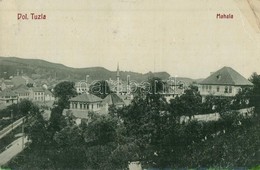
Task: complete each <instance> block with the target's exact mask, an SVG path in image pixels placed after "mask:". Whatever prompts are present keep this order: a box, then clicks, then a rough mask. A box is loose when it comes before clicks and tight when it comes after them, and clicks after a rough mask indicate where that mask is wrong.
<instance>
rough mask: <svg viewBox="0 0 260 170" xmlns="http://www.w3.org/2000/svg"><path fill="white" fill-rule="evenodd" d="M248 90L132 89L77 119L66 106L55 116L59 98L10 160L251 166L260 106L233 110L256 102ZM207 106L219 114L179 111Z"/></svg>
mask: <svg viewBox="0 0 260 170" xmlns="http://www.w3.org/2000/svg"><path fill="white" fill-rule="evenodd" d="M258 94H259V93H258ZM245 96H246V98H245ZM255 96H256V97H257V94H256V95H255ZM247 97H248V96H247V95H243V94H239V95H238V96H236V97H235V99H234V100H233V101H235V102H233V103H234V104H233V105H232V103H229V102H231V101H229V100H230V99H227V98H214V97H213V96H210V97H208V98H207V99H206V102H205V103H201V102H200V101H201V97H200V95H199V93H198V91H197V89H196V88H193V87H191V88H190V89H188V90H186V91H185V94H184V95H182V96H180V97H177V98H175V99H174V100H172V101H170V103H167V102H166V100H165V99H164V98H163V96H161V95H159V94H147V95H146V96H143V95H141V96H135V98H134V99H133V101H132V103H131V104H130V105H129V106H126V107H123V108H119V109H117V108H115V107H111V108H110V113H109V114H107V115H99V114H96V113H89V115H90V119H89V120H85V121H84V120H82V122H81V124H80V125H77V124H76V123H75V121H74V119H73V117H72V116H71V115H70V114H68V116H67V117H64V116H61V115H60V114H58V115H60V116H57V114H55V113H56V112H60V110H59V107H60V106H59V105H58V106H57V107H56V108H54V109H53V110H52V113H53V114H52V118H51V119H50V122H46V121H44V120H43V118H42V116H41V115H40V114H39V115H38V117H37V120H36V122H35V123H34V124H33V125H32V127H31V128H30V129H31V131H29V132H28V133H29V135H30V138H31V139H32V145H30V146H29V148H27V149H26V151H25V152H24V153H22V154H21V155H20V156H18V157H17V158H15V159H14V160H13V161H11V162H10V164H9V165H8V166H10V167H13V168H17V167H19V168H21V169H108V170H111V169H115V170H116V169H127V165H128V163H129V161H140V162H141V163H142V166H143V167H158V168H162V167H171V168H187V167H189V168H195V167H222V168H232V167H254V166H256V165H259V164H260V160H259V156H260V148H259V146H260V133H259V132H260V124H259V116H258V115H259V112H258V110H256V111H255V113H254V114H252V115H248V116H243V115H241V114H239V112H236V111H232V110H233V109H234V108H238V109H239V108H242V107H243V106H256V103H250V102H251V101H252V99H251V97H252V95H249V98H250V100H249V103H248V102H246V101H248V99H247ZM243 101H245V102H243ZM244 104H245V105H244ZM57 108H58V109H57ZM204 111H207V113H209V112H211V111H215V112H216V111H217V112H220V113H221V118H220V119H219V120H218V121H212V122H210V121H208V122H199V121H196V120H192V119H190V120H189V121H187V122H182V121H181V117H182V116H183V115H184V116H188V117H190V118H191V117H192V116H193V115H196V114H200V113H202V112H204ZM55 116H56V118H55ZM54 126H56V128H54Z"/></svg>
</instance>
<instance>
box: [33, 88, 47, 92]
mask: <svg viewBox="0 0 260 170" xmlns="http://www.w3.org/2000/svg"><path fill="white" fill-rule="evenodd" d="M31 89H32V91H33V92H44V91H45V89H44V88H42V87H33V88H31Z"/></svg>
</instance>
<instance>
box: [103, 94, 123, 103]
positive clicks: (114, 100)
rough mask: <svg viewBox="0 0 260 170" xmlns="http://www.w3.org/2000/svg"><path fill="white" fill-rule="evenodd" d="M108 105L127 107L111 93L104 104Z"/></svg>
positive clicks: (104, 100)
mask: <svg viewBox="0 0 260 170" xmlns="http://www.w3.org/2000/svg"><path fill="white" fill-rule="evenodd" d="M106 103H107V104H108V105H125V103H124V101H123V100H122V99H121V98H120V97H119V96H118V95H117V94H115V93H111V94H109V95H108V96H107V97H106V98H104V99H103V102H102V104H106Z"/></svg>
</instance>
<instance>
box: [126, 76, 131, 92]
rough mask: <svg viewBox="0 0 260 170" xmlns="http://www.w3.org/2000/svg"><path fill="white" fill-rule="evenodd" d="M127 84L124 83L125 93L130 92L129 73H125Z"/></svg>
mask: <svg viewBox="0 0 260 170" xmlns="http://www.w3.org/2000/svg"><path fill="white" fill-rule="evenodd" d="M126 80H127V85H126V90H127V94H130V75H127V79H126Z"/></svg>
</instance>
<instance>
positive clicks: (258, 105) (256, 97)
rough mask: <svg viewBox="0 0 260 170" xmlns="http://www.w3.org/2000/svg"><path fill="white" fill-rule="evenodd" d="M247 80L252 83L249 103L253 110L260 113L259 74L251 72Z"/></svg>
mask: <svg viewBox="0 0 260 170" xmlns="http://www.w3.org/2000/svg"><path fill="white" fill-rule="evenodd" d="M249 80H250V81H251V82H252V83H253V84H254V86H253V89H252V94H251V98H250V103H251V104H252V105H253V106H255V111H256V112H257V113H258V115H260V114H259V113H260V102H259V101H260V75H258V74H257V73H253V74H252V75H251V77H250V78H249Z"/></svg>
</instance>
